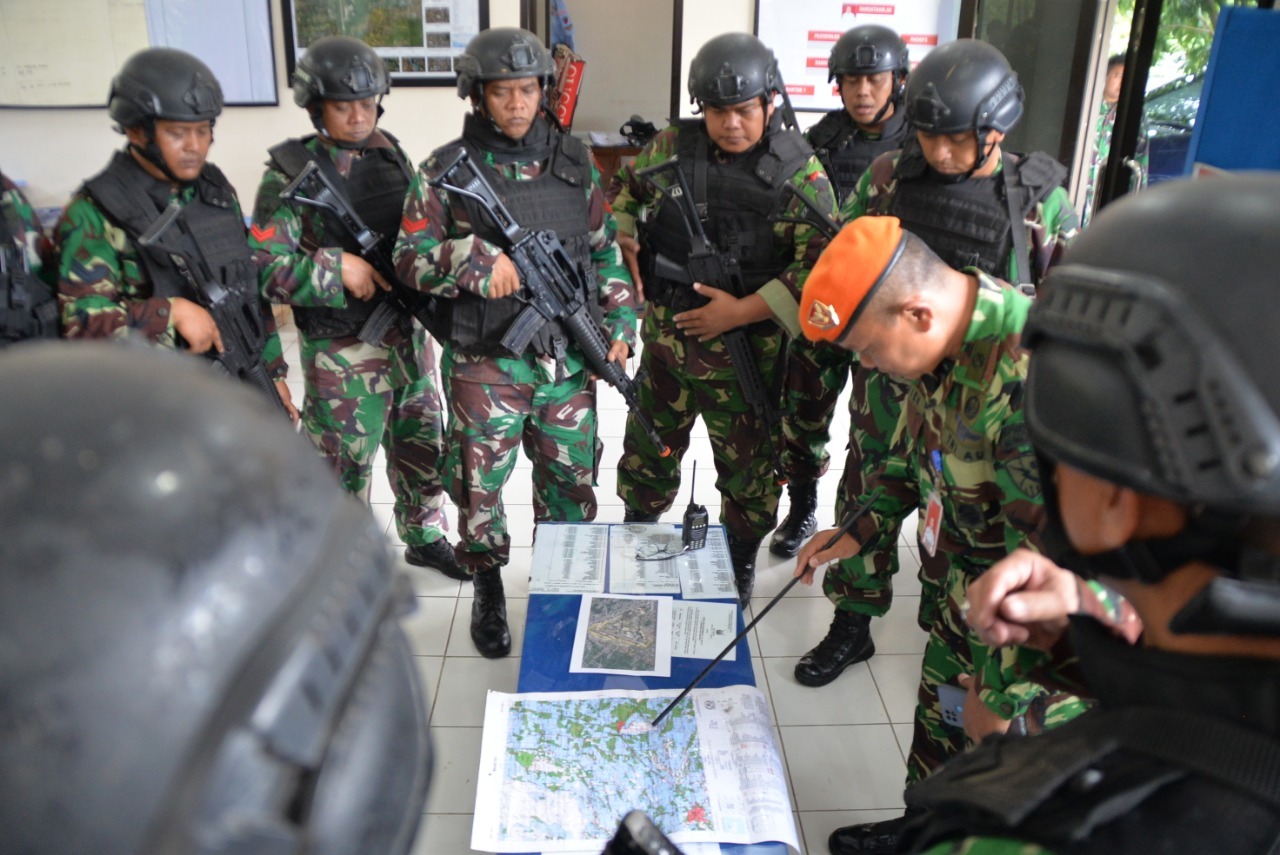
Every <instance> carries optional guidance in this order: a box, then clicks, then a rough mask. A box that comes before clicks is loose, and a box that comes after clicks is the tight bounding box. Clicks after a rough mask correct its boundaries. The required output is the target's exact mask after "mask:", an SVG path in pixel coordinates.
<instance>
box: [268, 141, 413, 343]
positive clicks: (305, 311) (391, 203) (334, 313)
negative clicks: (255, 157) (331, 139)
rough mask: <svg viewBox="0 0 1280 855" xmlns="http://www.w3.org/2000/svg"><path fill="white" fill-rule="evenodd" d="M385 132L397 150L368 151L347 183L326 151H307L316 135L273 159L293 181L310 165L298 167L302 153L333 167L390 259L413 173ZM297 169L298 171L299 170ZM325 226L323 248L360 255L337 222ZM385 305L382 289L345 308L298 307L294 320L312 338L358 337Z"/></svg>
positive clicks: (289, 144)
mask: <svg viewBox="0 0 1280 855" xmlns="http://www.w3.org/2000/svg"><path fill="white" fill-rule="evenodd" d="M379 133H381V134H382V135H383V136H385V137H387V139H389V140H390V141H391V143H392V145H391V146H390V147H385V148H384V147H381V146H379V147H376V148H369V149H366V150H365V151H364V154H363V155H362V156H360V157H357V158H355V159H353V160H352V163H351V172H350V173H349V174H348V175H347V177H346V178H345V179H344V178H343V177H342V176H341V175H340V174H339V173H338V170H337V168H336V167H335V166H333V161H332V159H330V158H329V157H328V155H327V154H326V153H325V152H313V151H311V150H310V149H308V148H305V147H304V146H305V143H307V142H308V141H310V140H313V139H315V136H314V135H312V136H309V137H305V138H304V139H302V140H286V141H285V142H284V143H281V144H280V145H278V146H275V147H273V148H272V149H271V156H272V161H273V163H274V164H275V165H276V167H277V168H278V169H280V171H281V172H283V173H284V174H285V175H286V176H287V177H288V178H289V179H290V180H292V179H293V178H296V177H297V173H298V172H300V171H301V166H304V165H305V160H304V161H302V162H301V163H298V161H299V160H300V159H301V153H299V152H298V149H299V148H301V149H302V152H305V153H306V160H314V161H316V163H317V165H319V166H320V167H321V168H322V169H326V168H327V169H328V172H329V177H330V179H331V180H333V181H334V182H335V183H337V182H340V183H337V186H339V187H341V188H343V190H344V191H345V193H346V196H347V200H348V201H349V202H350V203H351V207H352V209H353V210H354V211H355V212H356V215H357V216H359V217H360V219H361V220H362V221H363V222H364V224H365V225H366V226H368V227H369V228H370V229H372V230H373V231H375V232H377V233H378V234H379V235H380V236H381V237H382V243H381V245H382V246H384V247H385V250H386V252H387V254H388V255H389V254H390V253H391V250H392V248H393V247H394V246H395V242H396V237H397V236H398V235H399V234H400V218H401V215H402V211H403V210H404V199H405V196H406V194H408V192H409V182H410V180H411V179H412V177H413V170H412V168H411V167H410V165H409V162H408V161H407V160H406V159H405V157H404V155H403V153H402V152H401V151H400V149H399V147H398V146H397V145H396V144H395V143H396V140H395V137H393V136H391V135H390V134H388V133H387V132H386V131H379ZM320 158H325V159H326V160H327V161H328V163H325V162H322V161H321V160H320ZM295 166H297V167H298V168H296V169H295V168H293V167H295ZM323 222H324V231H323V233H322V234H321V235H320V236H319V239H320V245H321V246H338V247H341V248H342V250H343V252H349V253H352V254H353V255H359V254H360V251H361V250H360V245H359V244H358V243H357V242H356V240H355V237H354V236H352V235H351V234H350V233H349V232H348V231H347V230H346V229H344V228H342V227H341V226H340V225H339V224H337V223H336V222H334V220H333V218H332V217H328V216H326V217H324V218H323ZM385 300H386V293H385V292H384V291H383V290H382V289H380V288H379V289H375V290H374V293H373V296H372V297H370V298H369V299H368V300H357V299H355V298H354V297H352V296H350V295H349V294H348V295H347V305H345V306H342V307H340V308H335V307H330V306H294V307H293V319H294V322H295V323H296V324H297V325H298V329H300V330H302V332H303V333H305V334H306V335H307V336H308V337H310V338H334V337H337V336H354V335H356V334H358V333H359V332H360V330H361V328H362V327H363V326H364V324H365V321H367V320H368V319H369V316H370V315H372V314H373V313H374V311H375V310H376V309H377V308H378V305H379V304H381V303H382V302H383V301H385ZM399 321H400V327H401V332H402V333H403V334H404V335H406V336H407V335H409V333H410V332H411V330H412V321H411V319H409V318H408V317H405V316H402V317H400V319H399Z"/></svg>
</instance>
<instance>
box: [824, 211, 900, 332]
mask: <svg viewBox="0 0 1280 855" xmlns="http://www.w3.org/2000/svg"><path fill="white" fill-rule="evenodd" d="M905 242H906V233H905V232H904V231H903V230H902V222H901V221H900V220H899V219H898V218H897V217H874V216H864V217H858V218H857V219H856V220H854V221H853V222H851V223H849V224H848V225H847V226H845V227H844V228H843V229H841V230H840V233H839V234H837V235H836V236H835V237H834V238H832V240H831V243H829V244H827V248H826V249H824V250H823V251H822V255H821V256H820V257H819V258H818V263H817V264H815V265H814V266H813V271H812V272H811V273H810V274H809V278H808V279H807V280H805V283H804V292H803V293H802V294H801V295H800V328H801V329H802V330H804V334H805V337H806V338H808V339H810V340H811V341H839V340H840V339H842V338H844V336H845V334H846V333H847V332H848V331H849V328H850V327H851V326H853V322H854V321H855V320H857V319H858V316H859V315H860V314H862V310H863V309H864V308H866V306H867V303H869V302H871V295H872V294H873V293H874V292H875V290H876V287H877V286H879V284H880V283H881V282H882V281H884V277H885V275H886V274H888V272H889V271H890V270H892V269H893V266H894V265H895V264H897V263H898V257H899V256H900V255H902V247H903V245H904V244H905Z"/></svg>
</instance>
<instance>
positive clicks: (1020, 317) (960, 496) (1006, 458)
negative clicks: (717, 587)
mask: <svg viewBox="0 0 1280 855" xmlns="http://www.w3.org/2000/svg"><path fill="white" fill-rule="evenodd" d="M966 272H968V273H971V274H973V275H975V276H976V277H977V280H978V293H977V302H976V304H975V306H974V312H973V320H972V321H971V322H970V324H969V329H968V331H967V332H966V334H965V339H964V343H963V345H962V346H961V349H960V352H959V354H957V355H956V356H955V357H954V358H949V359H947V360H945V361H944V362H943V364H942V365H940V366H939V367H938V369H937V370H936V371H934V372H933V373H932V374H928V375H926V376H924V377H922V378H920V379H919V380H918V381H916V382H914V383H912V384H911V385H910V387H909V390H908V392H907V397H906V399H905V402H904V405H903V408H902V415H901V416H900V418H899V421H898V426H897V428H896V429H895V431H894V435H893V437H892V439H891V447H890V449H889V453H888V455H887V456H886V457H885V458H884V459H882V460H880V462H879V466H878V467H877V470H876V471H875V472H868V473H866V475H867V478H866V490H867V491H868V492H870V490H872V489H874V488H875V487H876V486H877V485H880V486H883V487H884V489H885V493H884V495H883V496H882V497H881V498H880V499H879V500H877V501H876V503H875V504H874V505H873V507H872V510H871V512H870V513H868V514H867V515H866V516H865V517H863V518H862V519H861V520H860V521H859V522H858V524H857V526H855V528H854V531H853V534H854V537H855V539H857V541H858V542H859V543H860V544H861V545H862V546H863V548H864V549H865V550H868V551H870V550H874V549H877V548H879V549H884V548H888V547H890V546H892V544H891V543H888V542H887V541H885V538H886V537H887V535H886V534H884V532H886V531H892V530H893V527H892V526H887V525H886V523H888V522H890V521H896V520H900V519H902V518H903V517H905V516H906V515H907V514H909V513H910V512H911V511H912V510H914V509H918V510H919V513H920V520H921V527H922V529H923V527H924V525H925V519H926V517H927V513H928V505H929V500H930V497H932V496H936V497H937V499H938V501H939V502H940V503H941V507H942V517H941V522H940V526H939V530H938V533H937V549H938V551H939V552H941V553H943V554H945V555H946V556H947V559H948V563H949V569H948V576H947V584H946V592H945V596H946V598H947V602H946V604H945V605H946V607H947V608H949V609H950V610H951V611H952V612H953V613H954V614H960V612H961V605H962V603H964V601H965V592H966V590H967V588H968V583H969V582H970V581H971V580H973V579H976V578H977V577H978V576H980V575H981V574H982V573H983V572H984V571H985V570H986V569H987V568H988V567H990V566H991V565H992V564H994V563H995V562H996V561H998V560H1000V559H1001V558H1003V557H1004V556H1005V555H1007V554H1008V553H1009V552H1011V551H1012V550H1013V549H1015V548H1017V547H1019V546H1031V547H1032V548H1034V540H1033V535H1034V533H1035V531H1036V528H1037V526H1038V525H1039V522H1040V519H1041V516H1042V514H1043V505H1042V497H1041V491H1040V478H1039V470H1038V468H1037V465H1036V457H1035V452H1034V451H1033V450H1032V447H1031V439H1030V436H1029V434H1028V431H1027V425H1026V421H1025V418H1024V415H1023V411H1022V406H1023V387H1024V384H1025V382H1026V375H1027V360H1028V356H1027V353H1026V352H1025V351H1023V350H1021V348H1020V346H1019V342H1020V335H1021V331H1022V327H1023V324H1024V323H1025V322H1026V318H1027V312H1028V311H1029V310H1030V308H1031V300H1030V298H1028V297H1025V296H1023V295H1022V294H1020V293H1018V292H1017V291H1015V290H1014V289H1012V288H1010V287H1009V286H1008V285H1006V284H1004V283H1002V282H999V281H997V280H995V279H992V278H991V277H989V276H987V275H986V274H983V273H981V272H979V271H977V270H969V271H966ZM861 501H863V498H862V497H859V499H858V502H859V503H860V502H861ZM1023 655H1024V654H1023V653H1022V648H1009V649H1006V650H1002V651H1001V652H1000V653H999V654H998V655H996V656H993V657H991V658H990V659H987V658H986V657H985V656H984V657H983V658H982V659H978V658H977V657H975V662H974V664H975V667H976V668H978V669H979V673H980V674H982V675H983V678H982V680H981V685H982V686H983V688H982V689H981V697H982V700H983V702H984V703H986V704H987V705H988V706H990V707H991V709H992V710H994V711H996V712H997V713H998V714H999V715H1001V716H1002V717H1004V718H1006V719H1010V718H1013V717H1014V716H1017V715H1021V714H1023V713H1024V712H1025V711H1026V710H1027V707H1028V706H1029V705H1030V703H1031V701H1032V700H1033V699H1034V698H1035V697H1037V696H1039V695H1042V694H1044V689H1043V688H1041V687H1038V686H1035V685H1031V684H1027V683H1026V682H1025V679H1026V673H1025V671H1026V668H1025V667H1024V663H1023V658H1022V657H1023ZM1032 655H1034V656H1036V657H1037V658H1036V661H1037V662H1038V661H1040V660H1039V659H1038V656H1039V654H1038V652H1033V654H1032Z"/></svg>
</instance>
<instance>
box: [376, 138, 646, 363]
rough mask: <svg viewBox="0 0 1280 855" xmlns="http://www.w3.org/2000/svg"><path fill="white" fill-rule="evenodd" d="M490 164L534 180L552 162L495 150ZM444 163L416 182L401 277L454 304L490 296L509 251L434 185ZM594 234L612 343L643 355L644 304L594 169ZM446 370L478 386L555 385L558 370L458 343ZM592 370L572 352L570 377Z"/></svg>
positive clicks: (590, 218)
mask: <svg viewBox="0 0 1280 855" xmlns="http://www.w3.org/2000/svg"><path fill="white" fill-rule="evenodd" d="M485 162H486V163H487V164H488V165H489V166H490V167H492V168H493V169H495V170H497V171H498V172H499V174H501V175H503V176H504V177H506V178H508V179H511V180H517V181H529V180H533V179H535V178H537V177H538V176H539V175H541V174H542V172H543V170H544V169H545V168H546V162H545V161H516V162H512V163H499V162H497V160H496V159H495V158H494V156H493V153H492V152H485ZM441 171H442V164H441V163H440V162H439V161H438V160H437V159H436V157H435V156H434V155H432V156H430V157H428V158H427V159H426V160H424V161H423V162H422V164H421V165H420V166H419V167H418V171H417V174H416V175H414V177H413V181H412V182H410V184H409V195H408V198H407V199H406V201H405V208H404V220H403V222H402V223H401V228H400V236H399V239H398V240H397V241H396V248H395V262H396V272H397V273H398V274H399V276H400V278H401V280H403V281H404V282H405V283H407V284H409V285H411V286H413V287H415V288H419V289H421V290H423V291H427V292H430V293H432V294H436V295H437V296H440V297H443V298H446V299H449V298H452V297H454V296H456V295H457V294H458V293H459V292H461V291H469V292H471V293H473V294H477V295H479V296H482V297H483V296H486V295H487V294H488V290H489V279H490V274H491V273H492V271H493V265H494V263H495V262H496V260H497V258H498V256H500V255H501V254H502V252H503V250H502V248H501V247H499V246H497V245H495V244H493V243H490V242H489V241H486V240H484V239H483V238H481V237H478V236H476V235H473V234H472V233H471V225H470V222H469V220H468V215H467V211H466V208H465V207H464V206H463V205H462V203H461V201H460V200H459V199H453V198H450V196H449V194H448V193H447V192H446V191H443V190H439V189H437V188H435V187H432V186H431V185H430V184H429V183H428V181H429V180H430V179H431V178H434V177H435V176H437V175H439V174H440V172H441ZM585 193H586V195H587V206H588V213H587V229H588V231H589V240H590V244H591V258H592V261H593V262H594V264H595V268H596V274H597V276H596V281H595V282H594V283H593V284H594V285H595V287H596V299H597V300H598V302H599V306H600V310H601V313H602V314H603V317H604V333H605V338H607V339H608V340H609V341H611V342H613V341H623V342H626V343H627V345H628V346H629V347H631V349H632V351H633V352H634V350H635V328H636V298H635V291H634V290H633V287H632V284H631V274H630V273H628V272H627V269H626V266H625V264H624V263H623V260H622V251H621V250H620V249H619V248H618V241H617V226H616V224H615V223H614V219H613V215H612V213H611V212H610V210H609V205H608V203H607V202H606V201H605V197H604V189H603V188H602V187H601V185H600V169H599V167H598V166H597V165H596V164H595V161H594V158H593V159H592V164H591V184H590V186H589V187H587V188H586V190H585ZM442 346H443V358H442V361H441V365H442V368H441V370H442V372H444V373H448V374H450V375H452V376H456V377H461V378H463V379H466V380H470V381H473V382H477V383H497V384H513V383H533V384H539V385H541V384H545V383H550V382H552V381H553V380H554V378H555V373H556V364H555V362H554V361H553V360H551V359H540V358H538V357H537V356H536V355H534V354H528V353H527V354H525V355H523V356H520V357H514V358H513V357H501V356H496V357H495V356H483V355H478V354H473V353H463V352H461V351H460V350H458V349H457V348H455V347H454V346H453V345H452V344H451V343H450V342H447V341H446V342H442ZM585 367H586V358H585V357H584V356H583V355H582V352H581V350H579V349H578V347H577V346H576V345H575V346H571V347H569V349H568V352H567V353H566V355H565V362H564V371H565V373H566V374H567V375H572V374H575V373H577V372H579V371H581V370H583V369H584V368H585Z"/></svg>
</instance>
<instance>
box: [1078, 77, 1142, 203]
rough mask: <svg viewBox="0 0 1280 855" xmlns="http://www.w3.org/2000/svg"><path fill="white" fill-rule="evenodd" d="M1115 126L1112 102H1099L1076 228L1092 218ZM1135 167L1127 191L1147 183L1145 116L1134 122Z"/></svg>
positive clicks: (1140, 187) (1114, 108) (1114, 109)
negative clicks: (1136, 144)
mask: <svg viewBox="0 0 1280 855" xmlns="http://www.w3.org/2000/svg"><path fill="white" fill-rule="evenodd" d="M1115 127H1116V105H1115V104H1108V103H1107V102H1105V101H1103V102H1102V104H1100V105H1099V107H1098V119H1097V121H1096V122H1095V123H1094V126H1093V157H1092V158H1091V159H1090V161H1089V185H1088V189H1087V190H1086V191H1085V194H1084V211H1083V212H1082V213H1081V215H1080V227H1081V228H1084V227H1085V226H1087V225H1089V220H1090V219H1091V218H1092V217H1093V205H1094V201H1095V200H1096V199H1097V191H1098V181H1099V180H1100V179H1101V178H1102V170H1103V169H1104V168H1105V167H1106V165H1107V159H1108V158H1110V157H1111V135H1112V133H1113V132H1114V131H1115ZM1133 159H1134V160H1135V161H1136V162H1137V164H1138V167H1139V170H1138V175H1137V176H1136V179H1137V180H1136V181H1135V180H1134V177H1133V176H1130V179H1129V189H1130V190H1140V189H1142V188H1143V187H1146V186H1147V173H1148V172H1150V171H1151V141H1150V140H1149V139H1148V138H1147V117H1146V116H1145V115H1144V116H1143V117H1142V119H1141V121H1140V122H1139V124H1138V147H1137V150H1136V151H1135V152H1134V158H1133Z"/></svg>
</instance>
